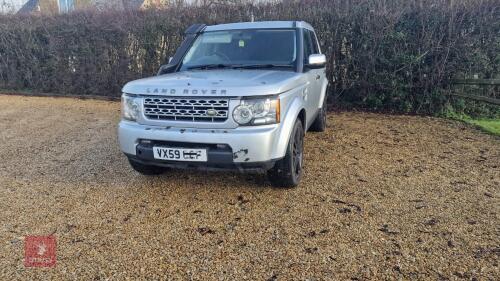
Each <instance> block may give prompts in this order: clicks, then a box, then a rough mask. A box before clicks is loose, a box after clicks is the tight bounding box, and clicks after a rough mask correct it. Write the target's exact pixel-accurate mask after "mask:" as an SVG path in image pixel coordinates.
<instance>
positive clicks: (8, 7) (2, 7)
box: [0, 0, 28, 13]
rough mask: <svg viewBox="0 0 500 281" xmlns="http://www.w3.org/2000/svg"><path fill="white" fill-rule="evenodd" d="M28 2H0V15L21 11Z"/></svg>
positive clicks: (9, 0)
mask: <svg viewBox="0 0 500 281" xmlns="http://www.w3.org/2000/svg"><path fill="white" fill-rule="evenodd" d="M26 2H28V1H27V0H0V13H8V12H13V11H17V10H19V9H21V7H22V6H23V5H24V3H26Z"/></svg>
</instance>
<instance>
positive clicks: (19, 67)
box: [0, 0, 500, 113]
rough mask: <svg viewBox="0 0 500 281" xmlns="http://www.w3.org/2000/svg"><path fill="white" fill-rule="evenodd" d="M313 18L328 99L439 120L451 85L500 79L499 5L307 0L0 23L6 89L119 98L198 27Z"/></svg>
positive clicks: (483, 0)
mask: <svg viewBox="0 0 500 281" xmlns="http://www.w3.org/2000/svg"><path fill="white" fill-rule="evenodd" d="M252 15H253V17H254V18H255V20H305V21H307V22H309V23H311V24H312V25H313V26H314V27H315V28H316V29H317V33H318V36H319V38H320V41H321V45H322V48H323V51H324V52H325V53H326V54H327V56H328V59H329V66H328V78H329V79H330V81H331V87H330V93H331V97H330V102H333V103H337V104H342V105H345V106H350V107H361V108H367V109H373V110H390V111H399V112H414V113H435V112H437V111H439V110H441V109H442V108H443V106H444V105H445V104H447V103H449V97H448V96H447V95H446V91H447V89H448V87H449V83H450V81H451V79H452V78H457V77H460V78H463V77H468V76H470V75H479V76H480V77H481V78H494V77H497V76H498V74H499V73H500V71H499V68H500V21H499V19H500V4H499V2H498V0H465V1H452V0H450V1H435V0H434V1H432V0H428V1H426V0H418V1H417V0H414V1H410V0H392V1H384V0H352V1H334V0H309V1H306V0H304V1H300V2H299V3H293V4H290V3H288V4H261V5H215V6H211V7H210V9H209V8H207V7H172V8H170V9H167V10H163V11H153V10H151V11H142V12H141V11H137V12H127V13H100V14H99V13H90V12H87V13H72V14H68V15H60V16H24V17H21V16H8V17H7V16H3V17H0V88H4V89H18V90H32V91H37V92H50V93H58V94H79V95H104V96H118V95H120V89H121V87H122V86H123V85H124V84H125V83H126V82H127V81H129V80H133V79H137V78H141V77H146V76H151V75H154V74H155V73H156V71H157V69H158V67H159V66H160V65H161V64H162V63H163V62H164V61H165V58H166V57H169V56H171V55H172V54H173V53H174V51H175V49H176V48H177V47H178V46H179V44H180V42H181V40H182V33H183V31H184V30H185V28H186V27H188V26H189V25H191V24H193V23H207V24H215V23H225V22H237V21H248V20H249V19H250V18H251V17H252Z"/></svg>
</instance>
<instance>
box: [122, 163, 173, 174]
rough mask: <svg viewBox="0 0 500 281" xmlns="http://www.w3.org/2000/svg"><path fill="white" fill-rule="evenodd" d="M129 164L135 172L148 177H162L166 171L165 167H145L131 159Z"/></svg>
mask: <svg viewBox="0 0 500 281" xmlns="http://www.w3.org/2000/svg"><path fill="white" fill-rule="evenodd" d="M128 162H129V163H130V166H132V168H133V169H134V170H136V171H137V172H139V173H141V174H143V175H146V176H155V175H160V174H163V173H164V172H165V170H166V169H165V168H163V167H158V166H151V165H144V164H141V163H139V162H136V161H134V160H131V159H128Z"/></svg>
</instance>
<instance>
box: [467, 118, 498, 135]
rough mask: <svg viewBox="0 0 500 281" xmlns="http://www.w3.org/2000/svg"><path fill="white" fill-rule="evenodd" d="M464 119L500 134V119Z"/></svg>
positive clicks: (487, 130) (485, 129)
mask: <svg viewBox="0 0 500 281" xmlns="http://www.w3.org/2000/svg"><path fill="white" fill-rule="evenodd" d="M463 121H464V122H466V123H469V124H473V125H475V126H477V127H479V128H481V129H482V130H484V131H486V132H488V133H490V134H493V135H496V136H500V119H479V120H478V119H468V120H463Z"/></svg>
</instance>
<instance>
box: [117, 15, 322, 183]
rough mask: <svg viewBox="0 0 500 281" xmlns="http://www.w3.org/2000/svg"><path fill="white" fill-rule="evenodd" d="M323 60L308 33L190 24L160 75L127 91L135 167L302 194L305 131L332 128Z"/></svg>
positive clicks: (124, 143) (269, 25)
mask: <svg viewBox="0 0 500 281" xmlns="http://www.w3.org/2000/svg"><path fill="white" fill-rule="evenodd" d="M325 66H326V57H325V56H324V55H322V54H321V50H320V47H319V44H318V40H317V38H316V34H315V32H314V29H313V28H312V27H311V25H309V24H307V23H305V22H294V21H287V22H281V21H273V22H249V23H232V24H221V25H214V26H206V25H202V24H197V25H193V26H191V27H190V28H188V30H187V31H186V33H185V39H184V41H183V43H182V45H181V46H180V48H179V49H178V50H177V52H176V53H175V55H174V57H172V58H171V59H170V61H169V62H168V64H166V65H164V66H162V67H161V68H160V70H159V72H158V75H157V76H154V77H151V78H146V79H140V80H136V81H132V82H129V83H127V84H126V85H125V86H124V87H123V95H122V115H123V118H122V120H121V122H120V124H119V129H118V135H119V142H120V147H121V150H122V151H123V152H124V153H125V155H126V156H127V157H128V159H129V161H130V164H131V166H132V167H133V168H134V169H135V170H136V171H138V172H140V173H142V174H146V175H155V174H160V173H162V172H164V171H165V170H166V168H169V167H170V168H202V169H214V170H227V169H229V170H239V171H244V172H252V171H253V172H259V171H260V172H266V173H267V174H268V177H269V180H270V181H271V183H272V184H273V185H275V186H277V187H294V186H297V185H298V183H299V181H300V179H301V177H302V172H303V144H304V134H305V132H306V131H319V132H321V131H324V130H325V126H326V88H327V85H328V80H327V78H326V75H325Z"/></svg>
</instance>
